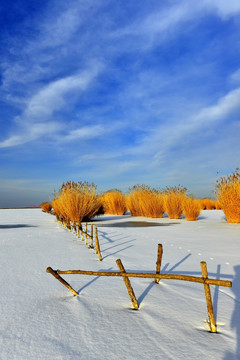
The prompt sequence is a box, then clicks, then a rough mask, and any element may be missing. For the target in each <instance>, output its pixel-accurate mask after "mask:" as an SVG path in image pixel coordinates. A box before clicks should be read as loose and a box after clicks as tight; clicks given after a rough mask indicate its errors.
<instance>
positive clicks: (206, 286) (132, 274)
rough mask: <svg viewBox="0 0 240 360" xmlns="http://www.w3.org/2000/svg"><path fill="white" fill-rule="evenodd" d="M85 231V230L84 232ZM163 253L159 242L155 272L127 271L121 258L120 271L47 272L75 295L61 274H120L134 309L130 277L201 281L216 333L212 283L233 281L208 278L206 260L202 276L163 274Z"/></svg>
mask: <svg viewBox="0 0 240 360" xmlns="http://www.w3.org/2000/svg"><path fill="white" fill-rule="evenodd" d="M84 233H85V232H84ZM162 254H163V248H162V245H161V244H158V253H157V261H156V272H155V273H143V272H126V270H125V268H124V266H123V264H122V261H121V260H120V259H118V260H116V264H117V266H118V268H119V272H118V271H88V270H53V269H52V268H51V267H48V268H47V269H46V272H47V273H50V274H51V275H53V276H54V277H55V278H56V279H57V280H59V281H60V282H61V283H62V284H63V285H64V286H66V287H67V288H68V289H69V290H70V291H71V292H72V293H73V294H74V295H78V293H77V291H75V290H74V289H73V288H72V287H71V285H69V284H68V283H67V282H66V281H65V280H64V279H63V278H62V277H61V276H60V275H59V274H79V275H92V276H114V277H117V276H120V277H122V278H123V280H124V283H125V285H126V288H127V291H128V294H129V297H130V299H131V302H132V305H133V308H134V309H136V310H137V309H139V305H138V301H137V298H136V296H135V294H134V291H133V288H132V286H131V283H130V280H129V277H135V278H152V279H154V278H155V282H156V283H159V281H160V279H165V280H169V279H172V280H183V281H190V282H196V283H201V284H203V285H204V291H205V298H206V304H207V311H208V318H209V321H208V325H209V327H210V332H213V333H216V332H217V327H216V322H215V317H214V312H213V304H212V297H211V292H210V285H215V286H227V287H231V286H232V282H231V281H226V280H219V279H209V278H208V271H207V264H206V262H205V261H202V262H201V263H200V265H201V271H202V276H201V277H199V276H189V275H180V274H171V273H170V274H162V273H161V271H160V270H161V263H162Z"/></svg>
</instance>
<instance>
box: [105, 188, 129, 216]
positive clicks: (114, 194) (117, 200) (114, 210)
mask: <svg viewBox="0 0 240 360" xmlns="http://www.w3.org/2000/svg"><path fill="white" fill-rule="evenodd" d="M101 201H102V206H103V212H104V214H112V215H124V214H125V212H126V211H127V207H126V199H125V196H124V195H123V194H122V193H121V191H119V190H110V191H108V192H106V193H105V194H103V195H102V197H101Z"/></svg>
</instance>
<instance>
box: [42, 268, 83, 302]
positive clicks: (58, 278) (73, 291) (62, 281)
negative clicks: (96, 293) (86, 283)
mask: <svg viewBox="0 0 240 360" xmlns="http://www.w3.org/2000/svg"><path fill="white" fill-rule="evenodd" d="M46 272H47V273H50V274H52V275H53V276H54V277H55V278H56V279H57V280H59V281H60V283H62V284H63V285H64V286H66V288H68V290H70V291H71V292H72V293H73V294H74V295H75V296H76V295H78V293H77V292H76V291H75V290H74V289H73V288H72V287H71V285H69V284H68V283H67V282H66V281H65V280H64V279H63V278H62V277H61V276H60V275H58V273H57V271H54V270H53V269H52V268H51V267H48V268H47V269H46Z"/></svg>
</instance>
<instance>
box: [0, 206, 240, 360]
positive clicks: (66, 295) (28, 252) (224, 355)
mask: <svg viewBox="0 0 240 360" xmlns="http://www.w3.org/2000/svg"><path fill="white" fill-rule="evenodd" d="M130 221H134V222H136V221H149V222H153V223H154V224H153V225H156V223H158V224H159V225H160V226H139V227H136V226H135V224H134V223H133V224H130V225H132V226H126V225H129V224H127V223H128V222H130ZM119 223H124V224H122V226H121V224H119ZM94 224H95V225H97V226H98V229H99V241H100V247H101V251H102V256H103V261H102V262H100V261H99V260H98V256H97V255H96V253H95V251H94V250H90V249H88V248H87V246H86V245H85V244H84V242H81V241H77V238H76V236H75V235H73V234H72V233H70V232H68V231H67V230H65V229H64V228H62V226H61V225H59V224H58V223H57V222H56V220H55V217H54V216H51V215H49V214H45V213H42V212H41V210H40V209H29V210H27V209H24V210H23V209H22V210H10V209H9V210H0V277H1V281H0V291H1V298H0V305H1V322H0V359H1V360H6V359H8V360H14V359H17V360H20V359H22V360H27V359H30V360H41V359H44V360H50V359H51V360H54V359H63V360H68V359H71V360H72V359H78V360H79V359H91V360H93V359H94V360H105V359H108V360H114V359H118V360H119V359H127V360H131V359H146V360H148V359H149V360H150V359H151V360H154V359H158V360H159V359H174V360H176V359H184V360H186V359H208V360H210V359H214V360H215V359H225V360H230V359H240V319H239V316H240V251H239V250H240V224H228V223H226V220H225V217H224V214H223V212H222V211H216V210H212V211H202V213H201V216H200V218H199V220H198V221H196V222H187V221H186V220H185V219H183V220H169V219H168V218H163V219H158V220H156V219H143V218H131V217H130V216H128V215H126V216H124V217H117V216H105V217H104V216H103V217H99V218H96V220H95V221H94ZM142 225H144V224H142ZM158 243H161V244H162V245H163V259H162V272H165V273H170V272H172V273H177V274H190V275H197V276H198V275H199V276H201V268H200V261H203V260H205V261H206V262H207V265H208V272H209V277H212V278H219V279H222V280H230V281H232V282H233V287H232V288H225V287H214V286H211V292H212V298H213V306H214V312H215V317H216V322H217V326H218V333H217V334H212V333H209V331H208V325H207V324H206V319H207V308H206V301H205V295H204V288H203V285H202V284H196V283H190V282H183V281H175V280H162V281H160V283H159V284H155V283H154V280H152V279H133V278H130V281H131V284H132V286H133V289H134V292H135V294H136V297H137V299H138V302H139V304H140V309H139V310H138V311H136V310H132V305H131V302H130V298H129V296H128V293H127V290H126V287H125V285H124V282H123V279H122V278H113V277H91V276H82V275H64V278H65V279H66V280H67V281H68V282H69V283H70V284H71V285H72V287H73V288H74V289H75V290H77V291H78V292H79V296H73V295H72V294H71V293H70V292H69V291H68V290H67V289H66V288H65V287H64V286H63V285H62V284H60V282H58V281H57V280H56V279H55V278H54V277H53V276H52V275H50V274H47V273H46V271H45V270H46V268H47V267H48V266H51V267H52V268H53V269H61V270H67V269H82V270H100V269H101V270H104V271H110V270H118V268H117V265H116V263H115V261H116V259H118V258H120V259H121V260H122V262H123V265H124V266H125V269H126V270H127V271H151V272H154V271H155V263H156V259H157V244H158Z"/></svg>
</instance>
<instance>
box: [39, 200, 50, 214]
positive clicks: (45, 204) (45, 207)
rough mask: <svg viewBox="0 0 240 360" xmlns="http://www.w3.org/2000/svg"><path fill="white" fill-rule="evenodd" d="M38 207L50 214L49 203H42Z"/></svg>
mask: <svg viewBox="0 0 240 360" xmlns="http://www.w3.org/2000/svg"><path fill="white" fill-rule="evenodd" d="M40 207H41V209H42V211H44V212H48V213H50V212H51V210H52V205H51V204H50V203H49V202H43V203H42V204H41V205H40Z"/></svg>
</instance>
